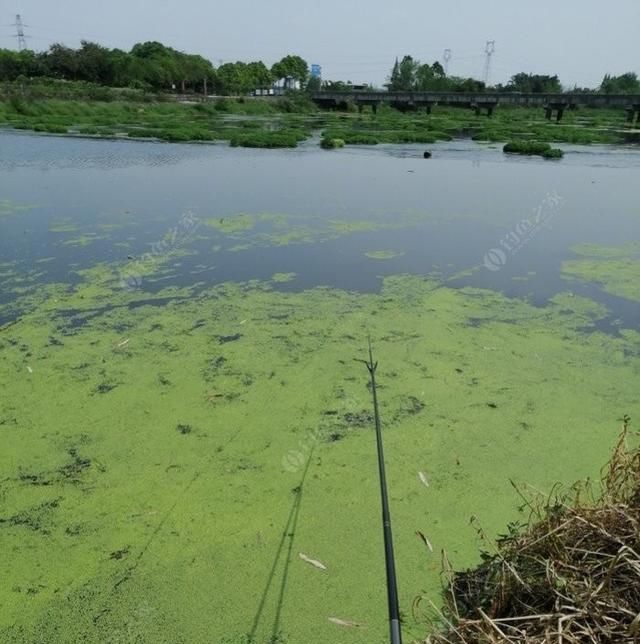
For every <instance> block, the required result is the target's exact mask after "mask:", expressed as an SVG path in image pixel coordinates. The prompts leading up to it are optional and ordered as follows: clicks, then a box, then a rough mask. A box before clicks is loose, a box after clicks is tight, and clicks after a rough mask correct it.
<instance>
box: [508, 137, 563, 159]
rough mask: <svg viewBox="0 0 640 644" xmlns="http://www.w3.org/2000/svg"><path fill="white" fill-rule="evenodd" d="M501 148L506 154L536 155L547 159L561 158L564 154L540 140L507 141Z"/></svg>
mask: <svg viewBox="0 0 640 644" xmlns="http://www.w3.org/2000/svg"><path fill="white" fill-rule="evenodd" d="M502 150H503V152H505V153H507V154H523V155H528V156H533V155H537V156H541V157H545V158H547V159H561V158H562V157H563V156H564V152H563V151H562V150H560V149H559V148H552V147H551V146H550V145H549V144H548V143H543V142H542V141H509V143H506V144H505V146H504V147H503V148H502Z"/></svg>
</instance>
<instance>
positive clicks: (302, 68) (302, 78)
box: [271, 55, 309, 85]
mask: <svg viewBox="0 0 640 644" xmlns="http://www.w3.org/2000/svg"><path fill="white" fill-rule="evenodd" d="M271 75H272V76H273V78H274V79H275V80H280V79H281V78H285V79H286V78H293V79H294V80H296V81H298V82H299V83H300V84H301V85H304V84H305V82H306V80H307V78H308V77H309V65H308V64H307V62H306V61H305V60H303V59H302V58H300V56H293V55H289V56H285V57H284V58H282V59H281V60H279V61H278V62H277V63H275V64H274V65H273V66H272V67H271Z"/></svg>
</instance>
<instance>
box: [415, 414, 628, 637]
mask: <svg viewBox="0 0 640 644" xmlns="http://www.w3.org/2000/svg"><path fill="white" fill-rule="evenodd" d="M629 423H630V418H629V417H628V416H626V415H625V416H624V418H623V428H622V432H621V434H620V437H619V440H618V443H617V444H616V446H615V448H614V450H613V452H612V454H611V457H610V459H609V462H608V463H607V465H606V466H605V467H604V468H603V471H602V476H601V480H600V482H599V484H596V483H594V482H593V481H589V480H587V481H582V482H578V483H576V484H575V485H573V486H572V487H571V488H569V489H568V490H567V491H564V492H563V491H558V490H554V491H553V492H552V493H551V494H550V495H545V494H542V493H541V492H536V493H534V494H531V493H529V492H524V493H523V492H522V491H521V490H519V489H518V488H517V487H516V486H515V484H513V483H512V485H513V486H514V487H515V488H516V491H517V492H518V494H519V495H520V497H521V498H522V501H523V504H524V507H526V508H527V509H528V511H529V520H528V522H526V523H524V524H518V523H511V524H509V525H508V528H507V532H506V533H505V534H503V535H501V536H500V537H498V539H497V541H496V543H495V546H493V547H491V548H490V551H489V549H487V550H484V551H483V552H482V556H481V558H482V563H480V564H479V565H478V566H476V567H475V568H472V569H469V570H466V571H460V572H454V571H453V570H452V569H451V567H450V565H449V562H448V560H447V559H446V556H444V557H443V561H444V571H443V578H444V580H445V589H444V593H443V595H444V601H445V608H444V611H443V612H438V613H437V614H436V616H435V619H434V622H435V624H434V628H433V631H432V634H431V635H430V636H429V637H427V639H426V640H424V641H425V643H426V644H472V643H476V642H494V641H498V640H496V637H497V638H498V639H499V641H504V642H514V643H520V642H522V643H523V644H525V643H530V644H533V643H535V642H540V643H543V642H550V641H563V640H564V641H567V642H577V641H581V642H583V641H584V642H605V641H606V642H626V641H631V640H632V639H633V640H634V641H635V638H636V637H637V633H638V624H639V621H640V617H639V616H638V613H637V611H638V604H639V602H640V585H639V584H638V570H639V569H640V557H639V555H638V553H637V542H638V528H637V526H638V522H639V521H640V448H639V447H638V445H637V438H636V437H633V438H631V436H630V435H631V431H630V428H629ZM477 529H478V531H479V534H480V536H481V539H485V537H484V535H483V534H482V528H480V527H478V528H477ZM421 603H422V599H421V598H419V599H418V600H416V603H415V604H414V608H419V606H420V604H421ZM431 615H433V613H431Z"/></svg>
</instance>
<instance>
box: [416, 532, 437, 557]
mask: <svg viewBox="0 0 640 644" xmlns="http://www.w3.org/2000/svg"><path fill="white" fill-rule="evenodd" d="M416 536H417V537H418V538H419V539H420V541H422V543H424V545H425V546H427V548H429V552H433V546H432V545H431V541H429V539H427V537H426V536H425V534H424V532H422V531H421V530H416Z"/></svg>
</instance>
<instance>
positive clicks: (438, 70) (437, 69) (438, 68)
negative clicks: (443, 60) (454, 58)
mask: <svg viewBox="0 0 640 644" xmlns="http://www.w3.org/2000/svg"><path fill="white" fill-rule="evenodd" d="M431 71H433V75H434V76H435V77H436V78H445V76H446V74H445V72H444V67H443V66H442V65H441V64H440V63H439V62H438V61H437V60H436V61H435V62H434V63H433V65H431Z"/></svg>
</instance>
